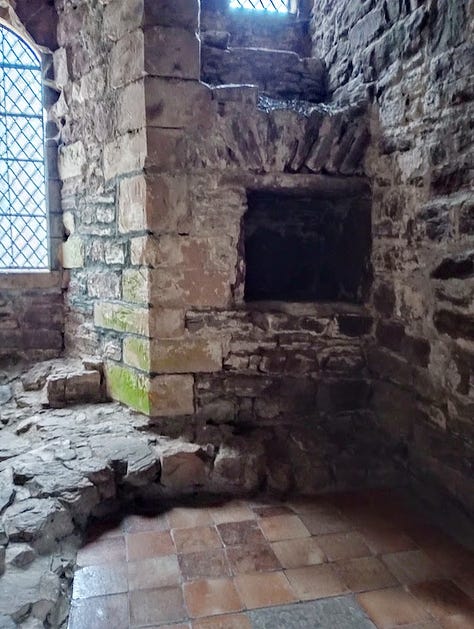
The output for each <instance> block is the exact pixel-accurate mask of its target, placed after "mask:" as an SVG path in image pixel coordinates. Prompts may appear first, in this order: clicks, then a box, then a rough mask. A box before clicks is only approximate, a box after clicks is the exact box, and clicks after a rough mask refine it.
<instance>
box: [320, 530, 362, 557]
mask: <svg viewBox="0 0 474 629" xmlns="http://www.w3.org/2000/svg"><path fill="white" fill-rule="evenodd" d="M316 539H317V542H318V544H319V546H320V547H321V548H322V549H323V551H324V553H325V554H326V557H327V558H328V560H329V561H340V560H342V559H355V558H356V557H366V556H368V555H370V554H371V553H370V548H369V547H368V546H367V544H366V543H365V541H364V538H363V537H362V535H360V533H356V532H355V531H351V532H349V533H334V534H332V535H320V536H318V537H317V538H316Z"/></svg>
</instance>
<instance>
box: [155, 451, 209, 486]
mask: <svg viewBox="0 0 474 629" xmlns="http://www.w3.org/2000/svg"><path fill="white" fill-rule="evenodd" d="M160 461H161V478H160V482H161V484H162V485H164V486H165V487H166V488H167V489H172V490H181V491H183V490H192V489H194V488H196V487H198V486H199V485H204V484H205V483H206V480H207V478H208V475H209V462H208V459H207V457H206V453H205V452H204V451H203V450H202V448H201V447H200V446H197V445H194V444H187V443H179V442H178V443H174V444H173V445H171V446H169V447H167V448H165V450H164V451H163V452H162V454H161V456H160Z"/></svg>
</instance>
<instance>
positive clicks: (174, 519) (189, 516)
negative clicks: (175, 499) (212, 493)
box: [167, 507, 213, 529]
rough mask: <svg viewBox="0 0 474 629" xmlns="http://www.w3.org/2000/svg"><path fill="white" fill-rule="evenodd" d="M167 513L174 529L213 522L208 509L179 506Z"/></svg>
mask: <svg viewBox="0 0 474 629" xmlns="http://www.w3.org/2000/svg"><path fill="white" fill-rule="evenodd" d="M167 515H168V521H169V523H170V528H172V529H190V528H195V527H197V526H207V525H209V524H213V521H212V518H211V516H210V514H209V511H208V510H207V509H191V508H182V507H177V508H175V509H171V511H168V513H167Z"/></svg>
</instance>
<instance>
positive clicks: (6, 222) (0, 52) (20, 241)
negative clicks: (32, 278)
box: [0, 25, 49, 270]
mask: <svg viewBox="0 0 474 629" xmlns="http://www.w3.org/2000/svg"><path fill="white" fill-rule="evenodd" d="M43 147H44V121H43V104H42V80H41V62H40V59H39V57H38V55H37V54H36V52H35V51H34V50H33V49H32V48H30V46H28V44H27V43H26V42H25V41H23V40H22V39H21V38H20V37H18V35H16V34H15V33H14V32H13V31H11V30H10V29H8V28H6V27H4V26H2V25H0V270H19V269H46V268H48V266H49V259H48V258H49V256H48V219H47V210H46V196H45V166H44V148H43Z"/></svg>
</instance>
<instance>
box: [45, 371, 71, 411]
mask: <svg viewBox="0 0 474 629" xmlns="http://www.w3.org/2000/svg"><path fill="white" fill-rule="evenodd" d="M46 397H47V400H48V404H49V405H50V406H51V408H62V407H63V406H65V405H66V375H65V374H54V375H51V376H48V378H47V379H46Z"/></svg>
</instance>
